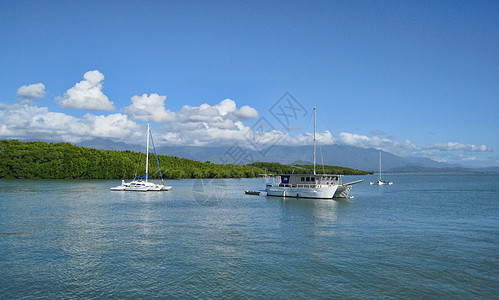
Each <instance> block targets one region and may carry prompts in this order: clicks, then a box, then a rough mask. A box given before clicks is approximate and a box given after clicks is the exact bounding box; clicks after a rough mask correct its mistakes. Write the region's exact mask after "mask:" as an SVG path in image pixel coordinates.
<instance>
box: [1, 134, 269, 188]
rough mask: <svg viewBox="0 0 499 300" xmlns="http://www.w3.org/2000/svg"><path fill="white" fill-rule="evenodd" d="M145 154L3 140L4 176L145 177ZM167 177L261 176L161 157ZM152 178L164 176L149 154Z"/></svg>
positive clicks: (248, 168)
mask: <svg viewBox="0 0 499 300" xmlns="http://www.w3.org/2000/svg"><path fill="white" fill-rule="evenodd" d="M145 156H146V155H145V154H144V153H137V152H132V151H108V150H97V149H91V148H84V147H78V146H75V145H72V144H69V143H44V142H19V141H17V140H9V141H7V140H1V141H0V178H23V179H34V178H37V179H77V178H79V179H121V178H129V179H130V178H134V177H135V176H136V175H138V176H144V173H145ZM158 160H159V165H160V167H161V171H162V176H163V178H164V179H174V178H240V177H257V176H259V174H261V173H262V172H263V171H262V170H261V169H260V168H257V167H254V166H240V165H217V164H212V163H209V162H205V163H203V162H199V161H194V160H190V159H184V158H178V157H172V156H162V155H160V156H158ZM149 178H160V173H159V171H158V167H157V163H156V159H155V156H154V155H149Z"/></svg>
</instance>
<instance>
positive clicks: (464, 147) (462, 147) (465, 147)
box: [428, 142, 492, 152]
mask: <svg viewBox="0 0 499 300" xmlns="http://www.w3.org/2000/svg"><path fill="white" fill-rule="evenodd" d="M428 149H436V150H442V151H465V152H491V151H492V149H491V148H490V147H487V146H486V145H480V146H475V145H472V144H461V143H455V142H448V143H439V144H434V145H430V146H428Z"/></svg>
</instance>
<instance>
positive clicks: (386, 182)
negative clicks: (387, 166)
mask: <svg viewBox="0 0 499 300" xmlns="http://www.w3.org/2000/svg"><path fill="white" fill-rule="evenodd" d="M370 184H371V185H392V184H393V182H391V181H387V180H382V179H381V150H380V151H379V179H378V180H376V181H371V182H370Z"/></svg>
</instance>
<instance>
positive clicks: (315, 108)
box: [314, 106, 317, 175]
mask: <svg viewBox="0 0 499 300" xmlns="http://www.w3.org/2000/svg"><path fill="white" fill-rule="evenodd" d="M316 110H317V107H316V106H314V175H315V144H316V139H315V130H316V129H315V128H316V125H317V124H316V123H317V121H316V113H315V111H316Z"/></svg>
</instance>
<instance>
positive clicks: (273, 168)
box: [247, 162, 372, 175]
mask: <svg viewBox="0 0 499 300" xmlns="http://www.w3.org/2000/svg"><path fill="white" fill-rule="evenodd" d="M247 166H252V167H257V168H260V169H263V170H264V171H265V172H266V173H272V174H293V173H294V174H313V173H314V166H313V165H292V166H289V165H282V164H279V163H272V162H256V163H252V164H248V165H247ZM315 169H316V173H317V174H340V175H367V174H372V173H370V172H366V171H361V170H356V169H350V168H345V167H338V166H326V165H324V166H323V165H317V166H316V167H315Z"/></svg>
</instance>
